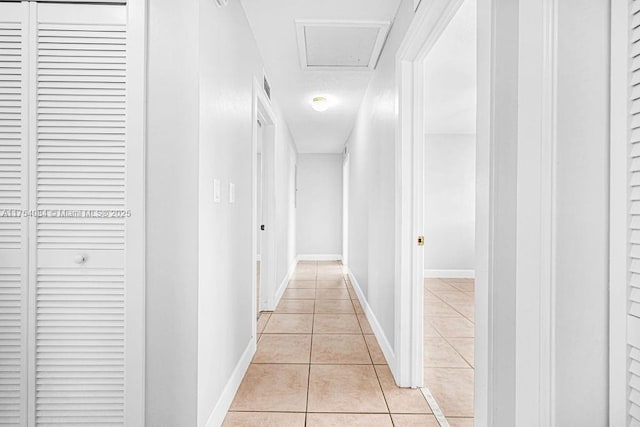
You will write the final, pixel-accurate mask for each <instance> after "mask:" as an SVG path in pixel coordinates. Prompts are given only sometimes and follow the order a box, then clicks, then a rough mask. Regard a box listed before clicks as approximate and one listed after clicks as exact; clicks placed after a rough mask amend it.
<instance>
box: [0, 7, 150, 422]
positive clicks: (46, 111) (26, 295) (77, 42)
mask: <svg viewBox="0 0 640 427" xmlns="http://www.w3.org/2000/svg"><path fill="white" fill-rule="evenodd" d="M103 3H104V2H103ZM127 71H128V68H127V9H126V6H125V5H124V4H122V5H107V4H73V5H72V4H59V3H49V2H40V3H36V2H23V3H6V2H0V144H1V145H0V165H2V167H1V169H0V178H2V180H1V181H0V208H2V209H7V208H15V207H18V208H22V209H28V210H29V213H28V215H26V216H25V217H23V218H15V217H9V218H3V219H2V221H0V225H1V227H2V228H1V229H0V251H1V252H0V255H2V257H0V305H1V306H3V307H6V308H7V310H6V311H5V310H3V311H2V312H1V313H0V363H1V365H0V397H1V398H2V403H0V424H5V423H6V424H10V425H61V426H66V425H126V424H131V423H130V422H128V420H132V419H140V418H139V415H138V416H133V415H132V414H133V413H137V414H139V413H140V412H141V410H142V409H143V408H142V407H141V405H140V400H141V396H142V391H143V387H144V383H143V381H142V380H141V378H143V376H142V375H141V374H140V372H139V371H140V368H141V364H140V359H141V355H142V352H141V351H140V348H141V347H140V344H139V343H135V342H134V341H135V340H138V341H139V340H140V337H141V336H140V334H139V333H138V332H139V331H140V330H141V329H142V326H143V325H142V318H143V317H142V315H136V314H133V313H135V311H134V310H132V307H131V305H130V304H131V302H130V301H134V302H135V303H139V302H140V300H139V299H135V298H133V296H134V295H136V294H137V293H138V291H139V289H140V287H142V286H143V284H142V283H140V282H134V281H131V280H128V277H129V273H130V272H132V271H136V270H138V271H139V270H140V269H142V268H143V264H141V265H137V266H134V265H132V263H131V262H127V261H130V260H132V259H134V258H135V257H132V254H131V252H130V251H127V244H128V242H129V241H131V236H132V235H133V233H136V230H133V229H132V228H131V224H132V223H131V215H132V214H133V213H132V212H129V211H128V210H127V207H128V203H129V202H130V201H131V194H129V191H128V189H129V187H130V185H132V182H131V180H130V178H129V175H130V174H129V171H130V170H131V168H142V167H143V165H141V164H140V165H132V164H131V163H130V162H128V159H130V158H138V156H137V155H136V153H138V151H139V147H134V146H133V145H132V144H131V143H130V141H129V140H128V138H127V129H128V123H127V105H128V104H127V91H128V86H127V85H128V81H127ZM138 144H142V141H138ZM136 176H139V175H136ZM133 184H135V183H133ZM138 196H139V195H138ZM136 214H137V215H138V218H140V215H141V214H142V212H136ZM138 224H139V222H138ZM136 236H137V237H138V240H139V234H136ZM138 243H139V242H138ZM27 262H28V264H27ZM135 308H137V311H138V312H142V313H143V311H142V309H143V307H141V306H138V307H135ZM133 349H135V350H133ZM5 402H6V404H5ZM5 405H6V406H5Z"/></svg>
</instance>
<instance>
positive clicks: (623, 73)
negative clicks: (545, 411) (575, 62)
mask: <svg viewBox="0 0 640 427" xmlns="http://www.w3.org/2000/svg"><path fill="white" fill-rule="evenodd" d="M628 24H629V2H628V1H627V0H612V1H611V154H610V156H611V157H610V162H611V166H610V174H611V177H610V217H609V220H610V228H609V230H610V245H609V251H610V268H609V287H610V291H609V292H610V293H609V304H610V310H609V334H610V335H609V425H612V426H622V425H627V422H628V416H627V414H628V410H629V408H628V407H627V405H628V403H627V402H628V398H627V375H628V371H627V298H628V297H627V281H628V277H627V271H628V268H627V263H628V258H627V252H628V244H629V243H628V222H629V219H628V206H627V203H628V202H627V200H628V197H627V196H628V185H629V184H628V173H629V172H628V171H629V165H628V158H629V157H628V145H629V143H628V141H629V135H628V129H629V127H628V117H629V113H628V111H629V101H628V100H629V97H628V90H629V88H628V82H629V74H628V73H629V67H628V64H629V63H628V43H629V25H628Z"/></svg>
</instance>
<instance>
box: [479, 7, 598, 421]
mask: <svg viewBox="0 0 640 427" xmlns="http://www.w3.org/2000/svg"><path fill="white" fill-rule="evenodd" d="M560 3H561V4H560ZM560 3H559V4H558V8H557V9H553V8H551V9H549V8H547V6H548V5H546V4H545V3H544V2H524V1H520V2H506V1H492V0H482V1H481V2H479V8H478V10H479V12H481V20H480V22H481V23H482V22H483V19H482V18H484V19H486V21H484V22H483V24H482V26H481V34H482V37H481V40H480V43H479V46H480V50H479V53H480V55H479V58H480V61H479V64H480V70H481V73H480V78H479V82H481V89H480V92H479V93H480V97H479V100H480V108H479V113H480V114H479V128H478V154H479V155H478V159H479V162H480V163H479V164H482V165H483V166H484V167H482V168H480V167H479V168H478V170H483V171H485V172H486V173H487V174H483V175H482V176H479V183H480V184H479V186H478V190H479V191H480V192H482V194H483V197H481V198H480V200H481V205H479V209H478V212H479V213H480V217H479V221H478V224H479V225H480V227H479V228H478V229H479V232H478V235H477V236H478V238H477V241H478V244H479V245H485V248H490V250H486V249H485V251H484V254H485V256H486V257H487V258H484V259H479V261H478V265H479V268H478V270H477V271H476V274H477V275H478V273H480V276H481V279H480V280H477V281H476V286H477V291H476V298H478V301H479V302H481V303H483V302H484V303H487V298H490V301H491V306H490V308H491V310H490V312H489V316H492V317H489V319H487V318H484V316H483V313H482V312H476V313H477V314H476V337H477V338H478V339H485V340H487V341H488V342H489V345H490V346H491V347H490V348H487V349H486V350H487V353H480V354H479V356H480V358H479V359H481V360H480V362H478V360H477V362H478V363H476V375H477V377H476V379H477V380H479V382H480V385H481V386H482V383H484V385H485V386H490V389H491V391H492V393H491V394H490V395H487V394H486V393H485V394H484V395H480V394H476V396H477V397H479V398H480V399H481V400H480V402H478V400H476V404H479V405H481V407H480V408H479V412H478V413H477V415H479V416H478V417H476V422H478V423H480V424H482V425H485V424H491V425H558V426H565V425H566V426H574V425H575V426H578V425H580V426H582V425H584V426H604V425H608V412H609V407H608V406H609V405H608V360H607V354H608V340H609V331H608V306H609V296H608V287H609V284H608V266H609V259H608V258H609V253H608V207H609V189H608V184H609V158H608V156H609V129H608V128H609V43H610V25H609V17H610V2H609V1H608V0H594V1H592V2H589V5H588V7H584V6H585V5H584V3H580V2H578V1H568V2H560ZM556 10H557V16H556V17H554V16H547V15H546V13H549V12H551V13H552V12H554V11H556ZM556 18H557V19H556ZM489 21H490V22H492V23H493V25H494V28H493V30H494V32H493V33H491V32H490V31H489V27H488V26H487V24H488V23H489ZM550 23H554V28H556V29H557V34H554V35H553V36H552V37H549V34H550V33H549V29H550V28H551V26H550ZM546 40H551V41H557V46H556V47H557V52H554V51H553V49H549V47H548V46H546V45H545V41H546ZM490 46H491V48H492V49H491V50H490V49H489V47H490ZM549 53H554V57H553V58H554V60H555V61H557V62H554V61H550V59H551V57H550V56H549ZM550 65H551V66H552V67H555V68H550V67H549V66H550ZM551 71H553V72H554V73H551ZM551 88H552V89H553V90H551ZM489 165H490V166H491V167H490V168H489V167H488V166H489ZM490 209H493V210H494V212H493V215H492V216H491V217H488V216H487V215H486V214H485V213H486V212H489V210H490ZM479 252H480V251H479ZM489 257H490V258H489ZM491 258H493V259H491ZM492 267H493V268H492ZM485 314H486V312H485ZM477 348H478V347H476V349H477ZM476 355H478V353H476ZM483 361H484V362H487V363H488V364H489V365H490V366H489V370H488V372H489V373H491V372H492V373H493V377H491V378H490V377H488V375H487V372H486V371H484V369H483V368H482V367H481V366H482V365H481V362H483ZM481 370H483V371H484V372H481ZM496 373H499V375H496ZM489 381H490V382H489ZM477 384H478V382H477ZM477 390H478V389H477ZM585 402H589V403H588V404H585Z"/></svg>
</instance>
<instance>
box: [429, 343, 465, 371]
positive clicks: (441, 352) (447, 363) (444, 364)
mask: <svg viewBox="0 0 640 427" xmlns="http://www.w3.org/2000/svg"><path fill="white" fill-rule="evenodd" d="M424 366H426V367H429V368H469V367H470V365H469V364H468V363H467V362H466V360H465V359H463V358H462V356H460V354H458V352H457V351H456V350H455V349H454V348H453V347H452V346H451V345H450V344H449V343H448V342H447V340H445V339H444V338H425V340H424Z"/></svg>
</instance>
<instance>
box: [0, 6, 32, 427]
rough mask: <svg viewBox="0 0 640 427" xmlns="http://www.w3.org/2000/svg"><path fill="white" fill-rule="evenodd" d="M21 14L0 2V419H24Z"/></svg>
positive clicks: (24, 119)
mask: <svg viewBox="0 0 640 427" xmlns="http://www.w3.org/2000/svg"><path fill="white" fill-rule="evenodd" d="M27 20H28V8H27V7H26V5H22V4H20V3H0V425H26V420H27V412H26V411H27V405H26V402H27V363H26V358H27V297H28V293H27V286H28V282H27V279H28V273H29V272H28V266H27V260H28V258H27V255H28V251H27V248H28V241H27V229H28V222H27V221H28V220H27V217H25V216H23V215H22V210H26V209H27V207H28V198H27V191H26V188H27V170H28V168H27V153H28V151H27V144H28V141H27V123H28V120H27V114H28V109H27V103H26V95H27V90H26V88H27V86H28V82H27V67H26V65H27V43H28V34H27Z"/></svg>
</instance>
